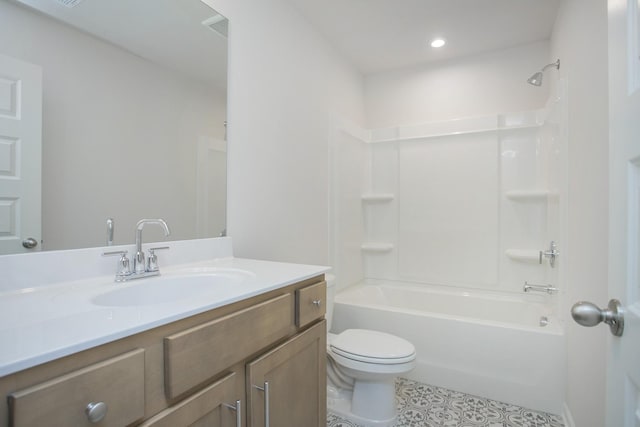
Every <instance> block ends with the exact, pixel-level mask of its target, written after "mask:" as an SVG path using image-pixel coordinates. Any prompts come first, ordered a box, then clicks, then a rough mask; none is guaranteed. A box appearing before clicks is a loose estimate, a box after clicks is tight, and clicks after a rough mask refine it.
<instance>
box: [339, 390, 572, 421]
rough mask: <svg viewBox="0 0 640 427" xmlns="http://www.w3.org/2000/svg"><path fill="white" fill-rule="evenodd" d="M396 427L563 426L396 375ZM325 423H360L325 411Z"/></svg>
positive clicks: (511, 407) (542, 416)
mask: <svg viewBox="0 0 640 427" xmlns="http://www.w3.org/2000/svg"><path fill="white" fill-rule="evenodd" d="M396 402H397V405H398V422H397V423H396V427H564V424H563V423H562V418H561V417H559V416H557V415H552V414H547V413H544V412H538V411H533V410H529V409H525V408H521V407H519V406H514V405H510V404H507V403H502V402H498V401H495V400H490V399H485V398H483V397H477V396H471V395H469V394H464V393H460V392H457V391H452V390H447V389H445V388H441V387H434V386H430V385H427V384H422V383H418V382H415V381H411V380H407V379H403V378H399V379H398V380H397V381H396ZM327 427H360V426H359V425H358V424H354V423H352V422H349V421H347V420H345V419H343V418H340V417H338V416H337V415H335V414H331V413H329V415H328V417H327Z"/></svg>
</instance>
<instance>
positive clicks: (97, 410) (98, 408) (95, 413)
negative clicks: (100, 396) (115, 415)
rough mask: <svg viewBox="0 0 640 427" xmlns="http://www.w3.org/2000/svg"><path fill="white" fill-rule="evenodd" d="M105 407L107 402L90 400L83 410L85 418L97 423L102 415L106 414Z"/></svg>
mask: <svg viewBox="0 0 640 427" xmlns="http://www.w3.org/2000/svg"><path fill="white" fill-rule="evenodd" d="M107 409H108V407H107V404H106V403H104V402H98V403H94V402H91V403H89V404H88V405H87V407H86V408H85V409H84V412H85V413H86V414H87V418H88V419H89V421H91V422H92V423H94V424H95V423H99V422H100V421H102V419H103V418H104V417H106V416H107Z"/></svg>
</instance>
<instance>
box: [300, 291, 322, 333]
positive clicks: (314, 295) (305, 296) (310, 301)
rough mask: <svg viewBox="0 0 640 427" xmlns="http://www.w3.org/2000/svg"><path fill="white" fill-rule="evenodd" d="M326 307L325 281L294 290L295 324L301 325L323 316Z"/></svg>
mask: <svg viewBox="0 0 640 427" xmlns="http://www.w3.org/2000/svg"><path fill="white" fill-rule="evenodd" d="M326 309H327V282H320V283H316V284H315V285H310V286H306V287H304V288H302V289H298V290H297V291H296V326H297V327H299V328H300V327H303V326H305V325H308V324H309V323H311V322H313V321H314V320H316V319H319V318H321V317H323V316H324V314H325V312H326Z"/></svg>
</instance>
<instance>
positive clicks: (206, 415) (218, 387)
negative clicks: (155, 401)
mask: <svg viewBox="0 0 640 427" xmlns="http://www.w3.org/2000/svg"><path fill="white" fill-rule="evenodd" d="M236 377H237V374H236V373H235V372H231V373H230V374H228V375H227V376H225V377H224V378H222V379H221V380H219V381H216V382H215V383H213V384H211V385H210V386H208V387H205V388H204V389H203V390H201V391H199V392H198V393H195V394H194V395H192V396H190V397H188V398H186V399H184V400H182V401H180V402H179V403H177V404H175V405H174V406H172V407H170V408H168V409H166V410H164V411H162V412H160V413H159V414H158V415H156V416H154V417H153V418H151V419H149V420H147V421H145V422H144V423H143V424H142V425H141V426H140V427H205V426H206V427H236V426H237V427H240V426H242V422H241V418H240V417H241V416H242V405H241V404H240V405H238V401H236V399H237V398H238V395H241V394H242V389H241V388H240V387H238V382H237V381H236ZM239 388H240V390H238V389H239ZM238 406H240V408H238ZM239 414H240V415H239Z"/></svg>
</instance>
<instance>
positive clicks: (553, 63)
mask: <svg viewBox="0 0 640 427" xmlns="http://www.w3.org/2000/svg"><path fill="white" fill-rule="evenodd" d="M549 67H556V70H559V69H560V60H559V59H558V60H557V61H556V62H552V63H551V64H547V65H545V66H544V67H542V70H540V71H544V70H546V69H547V68H549Z"/></svg>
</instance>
